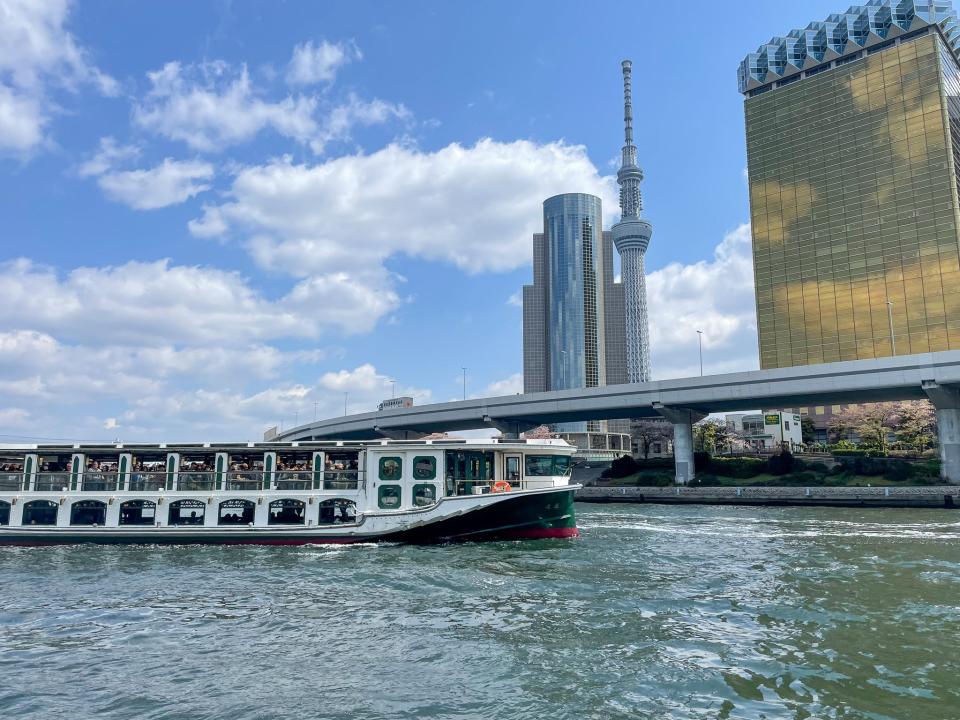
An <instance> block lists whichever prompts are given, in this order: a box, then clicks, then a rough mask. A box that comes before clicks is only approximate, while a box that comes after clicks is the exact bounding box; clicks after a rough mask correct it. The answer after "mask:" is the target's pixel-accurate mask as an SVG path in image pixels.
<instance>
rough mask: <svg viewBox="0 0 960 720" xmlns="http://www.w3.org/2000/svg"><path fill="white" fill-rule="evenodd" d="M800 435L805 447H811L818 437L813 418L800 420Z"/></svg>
mask: <svg viewBox="0 0 960 720" xmlns="http://www.w3.org/2000/svg"><path fill="white" fill-rule="evenodd" d="M800 435H801V439H802V440H803V444H804V445H810V444H811V443H812V442H813V441H814V440H815V439H816V437H817V428H816V425H815V424H814V422H813V418H811V417H803V418H802V419H801V420H800Z"/></svg>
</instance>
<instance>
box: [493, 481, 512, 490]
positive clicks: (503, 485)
mask: <svg viewBox="0 0 960 720" xmlns="http://www.w3.org/2000/svg"><path fill="white" fill-rule="evenodd" d="M511 489H512V488H511V487H510V483H508V482H507V481H506V480H497V481H496V482H495V483H494V484H493V488H492V489H491V490H490V492H495V493H499V492H510V490H511Z"/></svg>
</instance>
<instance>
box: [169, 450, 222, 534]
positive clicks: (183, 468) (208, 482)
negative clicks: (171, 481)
mask: <svg viewBox="0 0 960 720" xmlns="http://www.w3.org/2000/svg"><path fill="white" fill-rule="evenodd" d="M215 467H216V455H215V454H214V453H200V454H193V453H191V454H190V455H186V454H184V455H181V456H180V471H179V472H178V473H177V488H178V489H180V490H186V491H188V492H203V491H210V490H213V489H214V487H215V485H216V479H217V473H216V472H215V471H214V468H215ZM180 524H181V525H182V524H183V523H180ZM199 524H202V523H199Z"/></svg>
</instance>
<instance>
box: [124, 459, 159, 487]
mask: <svg viewBox="0 0 960 720" xmlns="http://www.w3.org/2000/svg"><path fill="white" fill-rule="evenodd" d="M166 469H167V455H166V453H137V454H136V455H134V456H133V458H132V462H131V463H130V490H132V491H133V492H156V491H157V490H163V488H164V487H165V486H166V479H167V473H166Z"/></svg>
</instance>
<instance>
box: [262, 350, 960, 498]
mask: <svg viewBox="0 0 960 720" xmlns="http://www.w3.org/2000/svg"><path fill="white" fill-rule="evenodd" d="M922 399H926V400H930V401H931V402H932V403H933V405H934V407H935V409H936V414H937V423H938V432H939V440H940V458H941V460H942V471H941V472H942V475H943V477H944V480H945V481H947V482H950V483H955V484H960V351H958V350H951V351H947V352H937V353H924V354H920V355H900V356H897V357H889V358H880V359H872V360H854V361H850V362H840V363H828V364H824V365H805V366H800V367H791V368H777V369H772V370H755V371H751V372H742V373H731V374H727V375H711V376H706V377H694V378H681V379H676V380H659V381H655V382H645V383H634V384H625V385H609V386H606V387H595V388H581V389H576V390H560V391H554V392H545V393H531V394H526V395H519V394H518V395H510V396H506V397H491V398H478V399H474V400H465V401H462V402H450V403H438V404H434V405H421V406H415V407H410V408H396V409H389V410H382V411H378V412H371V413H364V414H360V415H346V416H343V417H338V418H331V419H329V420H321V421H319V422H312V423H309V424H307V425H301V426H299V427H295V428H292V429H290V430H287V431H285V432H283V433H281V434H280V436H279V438H278V439H280V440H323V439H330V438H336V439H341V440H349V439H373V438H377V437H381V438H396V439H403V438H414V437H418V436H421V435H423V434H426V433H433V432H448V431H459V430H474V429H479V428H495V429H497V430H500V431H501V432H503V433H505V434H507V435H510V436H515V435H516V434H518V433H520V432H524V431H526V430H529V429H531V428H534V427H537V426H538V425H543V424H549V423H562V422H573V421H580V420H604V419H611V418H624V417H632V418H643V417H649V418H652V417H661V418H665V419H666V420H668V421H669V422H671V423H673V425H674V455H675V458H676V474H677V481H678V482H681V483H687V482H689V481H690V480H691V479H693V476H694V468H693V430H692V426H693V424H694V423H696V422H698V421H699V420H701V419H703V418H704V417H706V416H707V415H709V414H710V413H715V412H733V411H738V410H753V409H757V408H780V407H808V406H811V405H837V404H844V403H872V402H884V401H891V400H922Z"/></svg>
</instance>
